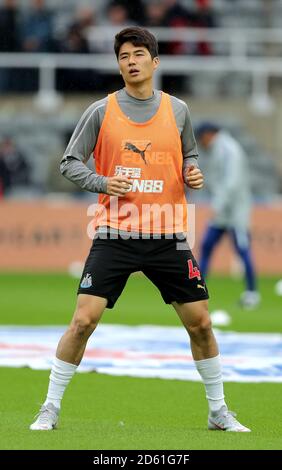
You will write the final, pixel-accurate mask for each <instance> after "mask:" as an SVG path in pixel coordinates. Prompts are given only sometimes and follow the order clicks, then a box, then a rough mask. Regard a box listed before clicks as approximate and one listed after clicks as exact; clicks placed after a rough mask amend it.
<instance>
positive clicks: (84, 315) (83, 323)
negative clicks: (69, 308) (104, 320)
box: [71, 308, 98, 338]
mask: <svg viewBox="0 0 282 470" xmlns="http://www.w3.org/2000/svg"><path fill="white" fill-rule="evenodd" d="M97 324H98V320H97V319H96V318H95V316H93V315H92V314H91V312H89V310H87V309H86V308H80V309H77V310H76V312H75V315H74V318H73V321H72V323H71V330H72V333H73V335H74V336H76V337H78V338H81V337H85V336H86V337H87V336H90V335H91V333H92V332H93V331H94V330H95V328H96V326H97Z"/></svg>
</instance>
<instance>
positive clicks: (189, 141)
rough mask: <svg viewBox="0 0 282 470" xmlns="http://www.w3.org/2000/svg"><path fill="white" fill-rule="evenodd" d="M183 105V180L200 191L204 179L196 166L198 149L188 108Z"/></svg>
mask: <svg viewBox="0 0 282 470" xmlns="http://www.w3.org/2000/svg"><path fill="white" fill-rule="evenodd" d="M182 103H183V111H182V112H183V113H184V123H183V129H182V132H181V143H182V155H183V180H184V182H185V183H186V184H187V186H188V187H189V188H192V189H201V188H202V187H203V185H204V177H203V174H202V172H201V170H200V168H199V165H198V148H197V143H196V139H195V136H194V132H193V127H192V122H191V117H190V113H189V109H188V106H187V105H186V103H184V102H182Z"/></svg>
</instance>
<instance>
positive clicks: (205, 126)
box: [194, 121, 220, 137]
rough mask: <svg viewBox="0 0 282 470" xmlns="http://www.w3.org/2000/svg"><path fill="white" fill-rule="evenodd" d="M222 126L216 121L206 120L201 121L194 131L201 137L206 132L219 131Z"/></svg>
mask: <svg viewBox="0 0 282 470" xmlns="http://www.w3.org/2000/svg"><path fill="white" fill-rule="evenodd" d="M219 131H220V126H219V125H218V124H216V123H214V122H210V121H205V122H201V123H200V124H199V125H198V126H196V127H195V129H194V133H195V136H196V137H201V136H202V135H203V134H205V133H206V132H212V133H213V132H214V133H216V132H219Z"/></svg>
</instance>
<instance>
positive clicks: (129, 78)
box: [118, 42, 159, 85]
mask: <svg viewBox="0 0 282 470" xmlns="http://www.w3.org/2000/svg"><path fill="white" fill-rule="evenodd" d="M118 64H119V68H120V72H121V75H122V78H123V80H124V82H125V83H128V84H130V85H134V84H136V85H137V84H140V83H142V82H145V81H147V80H151V79H152V76H153V73H154V70H155V69H156V68H157V67H158V65H159V58H158V57H155V58H154V59H152V57H151V54H150V52H149V51H148V49H147V48H146V47H143V46H134V45H133V44H132V43H131V42H125V43H124V44H123V45H122V46H121V48H120V51H119V56H118Z"/></svg>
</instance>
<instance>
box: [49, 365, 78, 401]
mask: <svg viewBox="0 0 282 470" xmlns="http://www.w3.org/2000/svg"><path fill="white" fill-rule="evenodd" d="M76 369H77V366H76V365H75V364H70V363H69V362H65V361H61V360H60V359H58V358H57V357H55V358H54V360H53V365H52V369H51V374H50V376H49V378H50V382H49V387H48V393H47V398H46V400H45V402H44V405H47V403H52V404H53V405H54V406H55V407H56V408H61V400H62V398H63V394H64V391H65V389H66V387H67V385H68V384H69V382H70V380H71V378H72V376H73V375H74V373H75V371H76Z"/></svg>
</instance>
